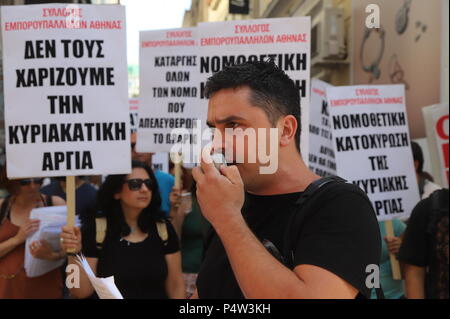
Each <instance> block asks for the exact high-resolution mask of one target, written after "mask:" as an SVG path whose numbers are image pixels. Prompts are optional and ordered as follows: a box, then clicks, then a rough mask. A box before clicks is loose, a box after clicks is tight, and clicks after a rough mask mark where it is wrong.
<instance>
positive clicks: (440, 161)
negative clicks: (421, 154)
mask: <svg viewBox="0 0 450 319" xmlns="http://www.w3.org/2000/svg"><path fill="white" fill-rule="evenodd" d="M422 112H423V118H424V120H425V127H426V131H427V139H428V146H429V148H430V158H431V163H432V168H433V176H434V178H435V179H436V182H437V183H438V184H440V185H442V186H444V187H448V185H449V175H448V126H449V125H448V104H436V105H432V106H428V107H424V108H422Z"/></svg>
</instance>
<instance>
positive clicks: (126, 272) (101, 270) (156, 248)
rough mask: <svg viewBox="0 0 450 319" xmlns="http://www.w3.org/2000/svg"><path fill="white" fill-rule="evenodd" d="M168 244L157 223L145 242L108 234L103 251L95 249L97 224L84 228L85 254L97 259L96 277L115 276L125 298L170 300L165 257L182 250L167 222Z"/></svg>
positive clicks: (84, 226) (92, 222)
mask: <svg viewBox="0 0 450 319" xmlns="http://www.w3.org/2000/svg"><path fill="white" fill-rule="evenodd" d="M166 225H167V232H168V241H167V243H166V244H165V245H164V243H163V241H162V240H161V238H160V237H159V235H158V231H157V229H156V224H154V225H153V226H152V227H151V229H150V231H149V233H148V236H147V238H146V239H145V240H143V241H142V242H139V243H131V242H128V241H126V240H123V239H121V238H120V236H113V235H112V234H111V233H110V232H108V231H107V234H106V237H105V241H104V243H103V247H102V249H101V250H98V249H97V246H96V240H95V238H96V232H95V222H94V221H89V222H88V223H86V224H85V225H83V227H82V241H83V254H84V255H85V256H86V257H91V258H98V264H97V276H98V277H103V278H104V277H110V276H114V282H115V284H116V286H117V288H118V289H119V291H120V292H121V293H122V296H123V297H124V298H125V299H167V294H166V289H165V281H166V278H167V274H168V270H167V263H166V260H165V255H166V254H172V253H175V252H177V251H179V244H178V237H177V234H176V233H175V230H174V228H173V226H172V224H171V223H170V222H169V221H167V222H166Z"/></svg>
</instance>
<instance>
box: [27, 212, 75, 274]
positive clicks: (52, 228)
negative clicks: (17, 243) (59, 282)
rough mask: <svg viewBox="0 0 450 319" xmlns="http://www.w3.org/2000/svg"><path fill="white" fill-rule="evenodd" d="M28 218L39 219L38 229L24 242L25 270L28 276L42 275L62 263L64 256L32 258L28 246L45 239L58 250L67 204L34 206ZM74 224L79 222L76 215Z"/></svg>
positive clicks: (65, 219) (65, 218) (64, 223)
mask: <svg viewBox="0 0 450 319" xmlns="http://www.w3.org/2000/svg"><path fill="white" fill-rule="evenodd" d="M30 219H38V220H40V225H39V230H38V231H36V232H35V233H34V234H32V235H31V236H30V237H28V238H27V240H26V243H25V264H24V268H25V272H26V274H27V276H28V277H29V278H33V277H39V276H42V275H44V274H46V273H48V272H50V271H52V270H53V269H56V268H58V267H60V266H61V265H62V264H63V263H64V258H62V259H59V260H55V261H51V260H44V259H37V258H34V257H33V256H32V255H31V253H30V249H29V246H30V244H31V243H32V242H34V241H38V240H45V241H47V242H48V243H49V244H50V246H51V247H52V248H53V250H54V251H60V233H61V228H62V227H63V226H64V225H66V221H67V206H51V207H41V208H35V209H33V210H32V211H31V213H30ZM75 223H76V225H77V226H79V225H80V222H79V219H78V216H77V217H76V222H75Z"/></svg>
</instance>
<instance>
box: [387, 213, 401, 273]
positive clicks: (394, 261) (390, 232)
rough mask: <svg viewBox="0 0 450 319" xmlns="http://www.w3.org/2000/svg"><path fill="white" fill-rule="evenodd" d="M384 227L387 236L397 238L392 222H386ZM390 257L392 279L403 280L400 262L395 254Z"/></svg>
mask: <svg viewBox="0 0 450 319" xmlns="http://www.w3.org/2000/svg"><path fill="white" fill-rule="evenodd" d="M384 227H385V229H386V235H387V236H388V237H395V235H394V227H393V225H392V220H387V221H385V222H384ZM389 257H390V259H391V268H392V278H394V279H395V280H401V279H402V274H401V271H400V263H399V262H398V260H397V258H396V257H395V255H394V254H391V253H390V254H389Z"/></svg>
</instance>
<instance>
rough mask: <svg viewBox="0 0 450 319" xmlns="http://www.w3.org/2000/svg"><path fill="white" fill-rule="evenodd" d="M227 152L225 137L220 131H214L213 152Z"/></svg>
mask: <svg viewBox="0 0 450 319" xmlns="http://www.w3.org/2000/svg"><path fill="white" fill-rule="evenodd" d="M224 151H225V136H224V134H222V132H221V131H220V130H218V129H214V131H213V139H212V152H213V153H223V152H224Z"/></svg>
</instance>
